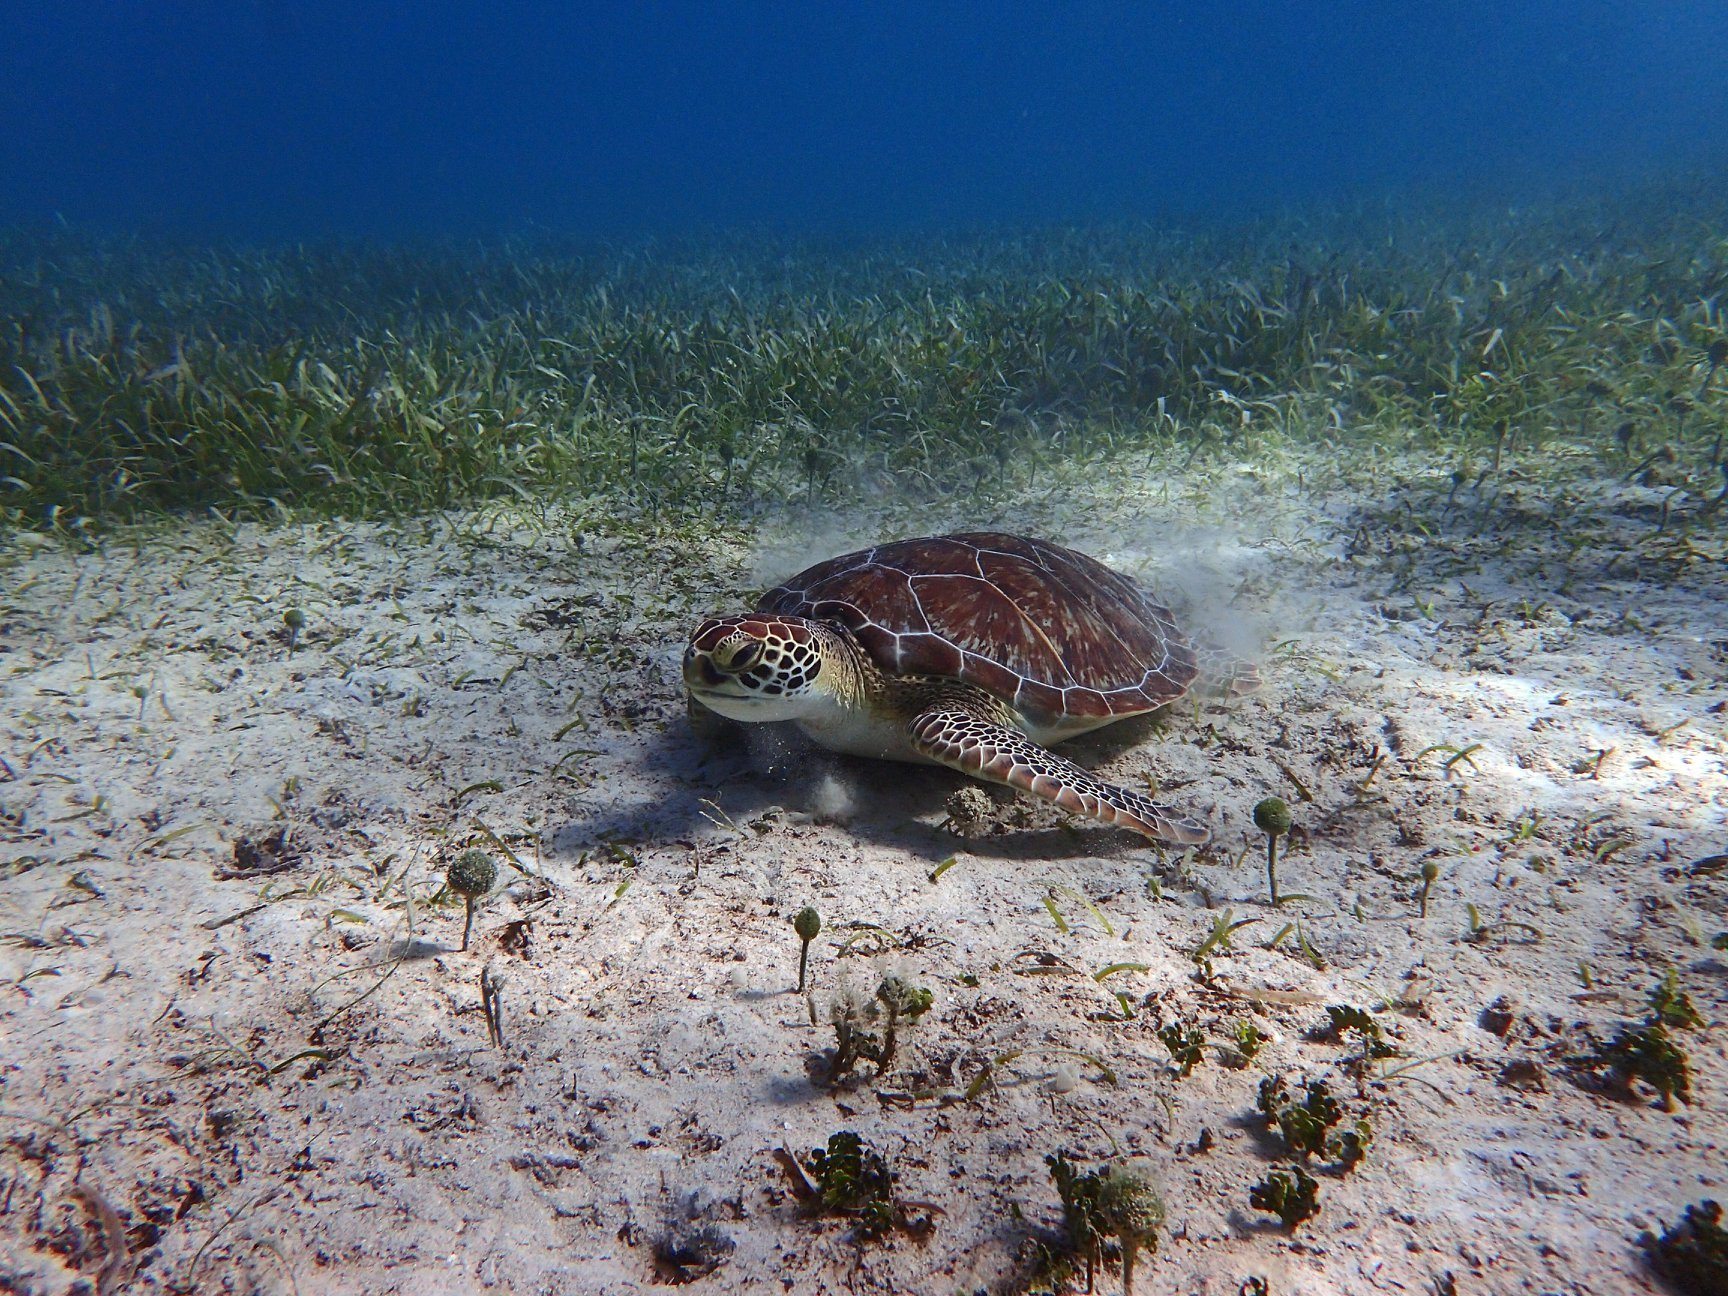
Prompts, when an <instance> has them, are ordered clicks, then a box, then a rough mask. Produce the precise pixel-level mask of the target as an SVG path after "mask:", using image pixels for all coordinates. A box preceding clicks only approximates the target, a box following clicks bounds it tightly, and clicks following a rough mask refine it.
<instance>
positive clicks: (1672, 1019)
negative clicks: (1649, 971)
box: [1650, 968, 1704, 1030]
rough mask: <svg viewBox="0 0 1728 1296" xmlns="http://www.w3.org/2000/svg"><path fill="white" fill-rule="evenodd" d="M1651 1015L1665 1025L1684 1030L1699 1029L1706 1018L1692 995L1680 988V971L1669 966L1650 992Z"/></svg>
mask: <svg viewBox="0 0 1728 1296" xmlns="http://www.w3.org/2000/svg"><path fill="white" fill-rule="evenodd" d="M1650 1015H1651V1016H1652V1017H1654V1018H1655V1019H1656V1020H1658V1021H1660V1022H1661V1023H1662V1024H1663V1025H1664V1026H1677V1027H1679V1028H1680V1029H1682V1030H1697V1029H1699V1028H1700V1027H1702V1026H1703V1025H1704V1018H1703V1017H1702V1016H1700V1015H1699V1013H1698V1009H1697V1008H1696V1007H1695V1006H1694V1005H1693V1003H1692V996H1691V995H1689V994H1687V993H1686V992H1685V991H1684V990H1682V989H1681V988H1680V973H1679V972H1677V971H1676V970H1675V969H1673V968H1669V969H1668V971H1667V972H1666V973H1664V974H1663V977H1662V980H1661V982H1660V983H1659V984H1658V985H1657V987H1656V988H1655V989H1654V990H1652V991H1651V992H1650Z"/></svg>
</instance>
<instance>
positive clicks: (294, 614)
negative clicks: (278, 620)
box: [282, 607, 306, 652]
mask: <svg viewBox="0 0 1728 1296" xmlns="http://www.w3.org/2000/svg"><path fill="white" fill-rule="evenodd" d="M282 628H283V629H284V630H286V631H287V632H288V651H289V652H293V651H294V648H295V645H297V644H298V643H299V642H300V632H301V631H302V630H304V629H305V628H306V614H305V613H304V612H302V611H301V610H300V609H299V608H297V607H291V608H289V609H288V610H287V611H286V612H284V613H283V614H282Z"/></svg>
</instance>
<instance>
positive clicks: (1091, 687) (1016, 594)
mask: <svg viewBox="0 0 1728 1296" xmlns="http://www.w3.org/2000/svg"><path fill="white" fill-rule="evenodd" d="M756 610H757V611H758V612H775V613H781V614H785V615H790V616H801V617H809V618H811V619H812V620H817V621H829V622H834V623H837V624H839V625H843V626H845V627H846V628H847V629H849V630H851V631H852V633H853V634H854V635H855V636H857V639H858V641H859V642H860V643H861V644H863V645H864V648H865V650H866V651H867V652H868V653H869V654H870V656H871V657H872V658H874V659H875V662H876V664H877V665H878V666H880V667H881V668H882V669H883V670H885V671H889V672H891V673H893V674H896V675H941V676H948V677H951V678H953V679H960V680H965V681H966V682H967V683H970V684H976V685H977V686H978V687H980V688H983V689H987V690H988V691H990V692H991V693H994V694H995V695H996V696H998V697H1000V698H1001V699H1002V700H1003V701H1005V702H1008V703H1009V704H1010V705H1012V706H1013V707H1014V708H1015V709H1016V710H1018V711H1020V712H1021V713H1022V714H1025V715H1028V716H1039V717H1045V718H1049V719H1061V718H1063V717H1071V718H1074V719H1076V720H1085V719H1093V720H1099V721H1102V720H1106V719H1109V718H1111V717H1116V716H1126V715H1133V714H1136V713H1137V712H1142V711H1150V710H1152V709H1153V708H1155V707H1160V706H1163V705H1164V704H1165V703H1166V702H1169V701H1171V700H1172V699H1174V698H1178V697H1180V696H1181V695H1182V694H1183V693H1185V692H1187V690H1188V686H1189V685H1190V684H1191V683H1193V681H1194V677H1195V675H1196V674H1198V673H1199V672H1198V667H1197V665H1196V663H1195V657H1194V649H1193V646H1192V645H1191V644H1190V643H1189V641H1188V638H1187V636H1185V635H1184V634H1183V633H1182V632H1181V631H1180V630H1178V629H1177V628H1176V622H1175V620H1174V619H1173V618H1172V617H1171V615H1170V612H1169V610H1168V609H1167V608H1164V607H1162V606H1160V605H1159V604H1158V603H1156V602H1154V601H1153V600H1152V598H1151V597H1150V596H1149V595H1148V594H1147V593H1146V592H1145V591H1144V590H1142V589H1141V588H1140V587H1139V586H1138V585H1136V584H1135V583H1134V582H1133V581H1132V580H1130V579H1129V578H1128V577H1126V576H1123V575H1122V574H1120V573H1119V572H1114V571H1111V570H1110V569H1109V568H1108V567H1106V566H1104V564H1103V563H1101V562H1098V561H1097V560H1096V559H1093V558H1088V557H1087V556H1086V555H1085V554H1081V553H1075V552H1074V551H1073V550H1072V549H1064V548H1062V547H1061V546H1060V545H1053V544H1050V543H1048V542H1046V541H1043V540H1033V539H1028V538H1026V537H1023V536H1013V535H1004V534H1000V533H996V532H974V533H968V534H964V535H949V536H933V537H930V538H927V539H922V540H899V541H896V542H894V543H893V544H885V545H878V546H876V547H875V548H873V549H863V550H860V551H859V552H857V553H851V554H845V555H842V556H841V557H839V558H830V559H829V560H828V561H827V562H823V563H818V564H817V565H816V566H814V567H811V568H809V569H808V570H807V571H803V572H800V573H799V574H798V575H796V576H794V577H792V579H791V580H789V581H787V582H786V583H785V584H784V585H781V586H779V587H778V588H776V589H772V590H770V591H769V592H768V593H767V594H765V595H763V597H762V601H761V602H760V603H758V604H757V606H756Z"/></svg>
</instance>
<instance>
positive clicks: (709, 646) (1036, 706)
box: [684, 532, 1260, 846]
mask: <svg viewBox="0 0 1728 1296" xmlns="http://www.w3.org/2000/svg"><path fill="white" fill-rule="evenodd" d="M1202 659H1205V660H1204V663H1203V661H1202ZM684 682H685V684H686V685H687V687H688V688H689V691H690V697H691V699H692V703H693V707H692V716H693V717H700V715H701V712H700V710H699V709H698V705H697V704H699V707H702V708H707V709H708V710H711V711H714V712H717V713H719V714H720V715H722V716H725V717H727V718H729V719H732V720H746V721H769V720H792V721H795V722H797V724H798V726H799V727H800V728H801V729H803V730H804V732H805V733H807V734H809V735H810V736H811V737H812V738H814V739H815V740H816V741H817V742H819V743H821V744H822V745H823V746H824V747H828V748H831V749H832V750H834V751H840V752H847V753H850V754H853V755H860V756H874V757H880V758H884V759H889V760H906V761H921V762H932V763H935V764H938V765H946V766H948V767H949V768H950V769H956V770H959V771H960V772H961V773H963V774H970V775H972V776H973V777H974V778H981V779H985V780H987V781H989V782H992V783H1004V784H1007V785H1008V786H1009V787H1014V788H1019V789H1021V790H1022V791H1025V792H1031V793H1032V794H1033V795H1035V796H1040V797H1043V798H1044V799H1045V800H1047V801H1053V802H1055V803H1056V804H1057V805H1059V806H1061V807H1062V808H1063V809H1064V810H1068V811H1070V812H1072V813H1074V814H1079V815H1088V816H1090V817H1091V818H1094V819H1099V820H1102V821H1103V822H1104V823H1107V824H1118V825H1120V826H1122V827H1124V828H1130V829H1133V830H1134V831H1135V832H1138V833H1141V834H1143V835H1144V836H1146V837H1148V838H1151V839H1153V840H1155V841H1165V842H1174V843H1177V844H1180V845H1186V846H1194V845H1199V844H1201V843H1203V842H1205V841H1206V840H1207V838H1208V836H1209V835H1210V834H1209V833H1208V832H1207V829H1206V827H1205V826H1204V825H1203V824H1201V823H1198V822H1196V821H1195V820H1193V819H1191V818H1187V817H1186V816H1184V815H1183V814H1182V813H1181V812H1180V811H1178V810H1174V809H1172V808H1170V807H1169V806H1165V805H1160V804H1159V803H1158V802H1156V801H1153V800H1152V799H1151V798H1149V797H1147V796H1145V795H1143V794H1141V793H1139V792H1135V791H1133V790H1132V789H1129V788H1124V787H1117V786H1114V785H1112V784H1109V783H1105V782H1103V781H1102V780H1100V779H1096V778H1094V777H1093V776H1092V775H1091V774H1089V773H1088V772H1087V771H1085V770H1084V769H1082V768H1081V767H1080V766H1078V765H1076V764H1074V762H1072V761H1070V760H1065V759H1064V758H1062V757H1061V756H1058V755H1056V754H1055V753H1054V752H1051V751H1048V750H1046V748H1045V747H1044V745H1043V744H1046V743H1056V742H1061V741H1062V740H1063V739H1065V738H1072V737H1073V736H1074V735H1076V734H1080V733H1085V732H1086V731H1087V730H1089V729H1096V728H1098V727H1099V726H1100V725H1106V724H1110V723H1112V722H1113V721H1116V720H1121V719H1123V718H1124V717H1127V716H1131V715H1140V714H1142V713H1144V712H1147V711H1151V710H1154V709H1155V708H1157V707H1161V706H1163V705H1165V704H1166V703H1168V702H1171V701H1174V700H1175V699H1176V698H1179V697H1181V696H1182V695H1183V694H1185V693H1187V692H1188V691H1189V689H1190V688H1193V687H1195V686H1196V684H1199V685H1200V686H1202V687H1206V688H1208V689H1210V690H1212V691H1214V692H1218V693H1222V694H1241V693H1248V692H1251V691H1253V690H1254V689H1255V688H1257V687H1259V684H1260V677H1259V674H1258V673H1257V672H1256V671H1255V669H1254V667H1252V666H1251V665H1248V664H1247V663H1244V662H1239V661H1236V660H1234V659H1232V658H1230V657H1228V656H1227V655H1226V654H1224V653H1222V652H1218V651H1215V650H1211V649H1205V648H1197V647H1196V646H1195V644H1194V643H1193V641H1191V640H1190V639H1189V638H1188V637H1187V636H1186V635H1184V634H1183V633H1182V631H1181V630H1179V629H1178V628H1177V626H1176V622H1175V620H1174V618H1173V617H1172V616H1171V614H1170V612H1169V610H1168V609H1166V608H1164V607H1163V606H1161V605H1160V604H1158V603H1157V602H1155V601H1154V600H1153V599H1152V597H1151V596H1150V595H1149V594H1147V593H1146V592H1145V591H1144V590H1142V589H1141V588H1140V587H1139V586H1138V585H1136V584H1135V583H1134V582H1133V581H1132V580H1130V579H1128V577H1126V576H1123V575H1121V574H1120V573H1118V572H1114V571H1112V570H1111V569H1110V568H1108V567H1106V566H1104V564H1102V563H1100V562H1098V561H1097V560H1096V559H1093V558H1088V557H1087V556H1086V555H1085V554H1081V553H1076V552H1075V551H1074V550H1072V549H1064V548H1062V547H1060V546H1058V545H1054V544H1051V543H1049V542H1048V541H1045V540H1034V539H1030V538H1027V537H1024V536H1015V535H1004V534H1000V533H995V532H975V533H968V534H963V535H946V536H931V537H927V538H924V539H918V540H900V541H896V542H894V543H892V544H883V545H877V546H876V547H874V548H871V549H863V550H860V551H859V552H857V553H850V554H845V555H843V556H841V557H839V558H830V559H829V560H828V561H827V562H823V563H818V564H817V565H816V566H814V567H811V568H810V569H808V570H807V571H803V572H800V573H799V574H798V575H796V576H794V577H792V578H791V579H790V580H788V581H787V582H786V583H785V584H783V585H781V586H779V587H778V588H776V589H772V590H770V591H768V593H767V594H765V595H763V597H762V599H761V601H760V602H759V603H757V605H756V610H755V611H754V612H751V613H748V614H746V615H743V616H726V617H716V618H714V619H711V620H708V621H704V622H703V623H702V624H701V625H700V626H699V627H697V630H696V633H695V635H694V636H693V637H692V638H691V640H690V646H689V648H688V649H686V650H685V653H684Z"/></svg>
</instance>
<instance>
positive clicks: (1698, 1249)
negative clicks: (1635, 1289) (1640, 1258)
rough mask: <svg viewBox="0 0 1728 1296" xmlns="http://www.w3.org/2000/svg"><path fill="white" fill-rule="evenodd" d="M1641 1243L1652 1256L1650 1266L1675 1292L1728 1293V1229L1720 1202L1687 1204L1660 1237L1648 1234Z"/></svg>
mask: <svg viewBox="0 0 1728 1296" xmlns="http://www.w3.org/2000/svg"><path fill="white" fill-rule="evenodd" d="M1638 1242H1639V1245H1640V1246H1642V1247H1643V1248H1644V1252H1645V1254H1646V1255H1648V1256H1649V1257H1650V1267H1651V1268H1653V1269H1654V1270H1656V1272H1657V1273H1659V1274H1661V1275H1662V1276H1663V1277H1664V1278H1666V1279H1667V1280H1668V1281H1669V1282H1671V1283H1673V1284H1674V1288H1675V1290H1676V1291H1681V1292H1685V1293H1687V1296H1721V1293H1723V1292H1728V1229H1724V1228H1723V1227H1722V1207H1721V1205H1720V1204H1719V1203H1717V1202H1713V1201H1701V1202H1699V1203H1697V1204H1696V1205H1693V1206H1688V1207H1687V1208H1686V1213H1685V1215H1684V1216H1682V1218H1681V1220H1680V1222H1679V1223H1678V1224H1676V1225H1674V1226H1673V1227H1672V1228H1670V1229H1667V1230H1666V1231H1664V1232H1663V1234H1662V1236H1661V1237H1657V1236H1655V1235H1654V1234H1651V1233H1646V1234H1644V1235H1643V1236H1642V1237H1640V1238H1639V1239H1638Z"/></svg>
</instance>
